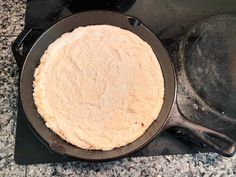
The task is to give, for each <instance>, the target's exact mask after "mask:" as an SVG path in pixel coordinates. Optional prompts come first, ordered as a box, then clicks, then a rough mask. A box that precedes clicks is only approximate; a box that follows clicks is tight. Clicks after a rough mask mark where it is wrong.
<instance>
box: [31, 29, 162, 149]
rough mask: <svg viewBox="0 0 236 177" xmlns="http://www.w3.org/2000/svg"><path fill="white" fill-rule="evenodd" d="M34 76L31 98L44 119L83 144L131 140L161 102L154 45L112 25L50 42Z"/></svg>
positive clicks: (104, 146) (106, 145)
mask: <svg viewBox="0 0 236 177" xmlns="http://www.w3.org/2000/svg"><path fill="white" fill-rule="evenodd" d="M34 77H35V80H34V100H35V104H36V106H37V109H38V112H39V113H40V115H41V116H42V117H43V119H44V120H45V122H46V125H47V126H48V127H49V128H50V129H51V130H53V131H54V132H55V133H56V134H57V135H59V136H60V137H61V138H63V139H64V140H66V141H67V142H69V143H71V144H73V145H75V146H77V147H80V148H83V149H94V150H111V149H113V148H116V147H120V146H125V145H127V144H128V143H131V142H133V141H135V140H136V139H137V138H139V137H140V136H141V135H143V133H144V132H145V131H146V129H147V128H148V127H149V126H150V125H151V124H152V122H153V121H154V120H155V119H156V118H157V117H158V114H159V112H160V110H161V107H162V104H163V97H164V81H163V76H162V71H161V68H160V65H159V63H158V61H157V58H156V56H155V54H154V52H153V51H152V48H151V47H150V46H149V45H148V44H147V43H146V42H145V41H143V40H142V39H141V38H139V37H138V36H137V35H136V34H134V33H132V32H130V31H127V30H123V29H121V28H118V27H114V26H109V25H92V26H86V27H78V28H76V29H75V30H74V31H72V32H71V33H65V34H64V35H62V36H61V37H60V38H58V39H57V40H56V41H54V42H53V43H52V44H51V45H50V46H49V47H48V49H47V51H46V52H45V53H44V55H43V56H42V58H41V60H40V65H39V66H38V68H37V69H36V70H35V74H34Z"/></svg>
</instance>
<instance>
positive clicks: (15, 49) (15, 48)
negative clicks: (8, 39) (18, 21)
mask: <svg viewBox="0 0 236 177" xmlns="http://www.w3.org/2000/svg"><path fill="white" fill-rule="evenodd" d="M33 31H41V29H39V28H31V29H24V30H23V31H22V32H21V33H20V34H19V35H18V37H17V38H16V40H15V41H14V42H13V43H12V53H13V55H14V58H15V60H16V63H17V65H18V67H20V68H21V67H22V66H23V63H24V56H23V52H22V50H21V47H22V45H23V43H24V41H25V40H26V39H27V38H28V37H29V36H30V34H31V33H32V32H33Z"/></svg>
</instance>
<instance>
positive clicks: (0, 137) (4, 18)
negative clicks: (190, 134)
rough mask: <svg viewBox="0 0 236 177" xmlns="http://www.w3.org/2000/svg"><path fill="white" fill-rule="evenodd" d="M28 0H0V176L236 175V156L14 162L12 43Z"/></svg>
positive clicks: (14, 73) (14, 70)
mask: <svg viewBox="0 0 236 177" xmlns="http://www.w3.org/2000/svg"><path fill="white" fill-rule="evenodd" d="M24 13H25V0H10V1H8V0H0V51H1V52H0V176H134V177H135V176H176V177H177V176H227V177H230V176H232V177H233V176H236V156H234V157H232V158H224V157H222V156H220V155H217V154H215V153H208V154H194V155H176V156H157V157H142V158H126V159H123V160H119V161H115V162H109V163H99V164H94V163H84V162H83V163H80V162H74V163H55V164H44V165H28V166H19V165H17V164H15V162H14V154H13V153H14V152H13V150H14V141H15V127H16V113H17V107H16V98H17V82H18V76H19V74H18V68H17V65H16V62H15V60H14V59H13V55H12V52H11V44H12V42H13V41H14V39H15V37H16V36H17V34H19V33H20V31H21V30H22V28H23V25H24Z"/></svg>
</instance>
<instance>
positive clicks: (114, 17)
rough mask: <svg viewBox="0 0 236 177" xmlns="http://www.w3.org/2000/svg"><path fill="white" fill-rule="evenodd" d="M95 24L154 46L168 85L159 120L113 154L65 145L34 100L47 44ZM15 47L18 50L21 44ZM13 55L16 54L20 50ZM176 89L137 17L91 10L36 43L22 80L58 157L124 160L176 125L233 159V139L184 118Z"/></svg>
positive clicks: (166, 62)
mask: <svg viewBox="0 0 236 177" xmlns="http://www.w3.org/2000/svg"><path fill="white" fill-rule="evenodd" d="M95 24H109V25H113V26H118V27H121V28H123V29H126V30H129V31H132V32H133V33H135V34H137V35H138V36H139V37H141V38H142V39H143V40H144V41H146V42H147V43H148V44H149V45H151V46H152V49H153V51H154V52H155V54H156V56H157V58H158V60H159V63H160V65H161V68H162V72H163V76H164V82H165V96H164V103H163V106H162V109H161V112H160V115H159V116H158V118H157V119H156V121H154V122H153V123H152V125H151V126H150V127H149V128H148V130H147V131H146V132H145V133H144V135H143V136H141V137H140V138H139V139H137V140H136V141H134V142H133V143H130V144H128V145H126V146H124V147H120V148H116V149H113V150H111V151H91V150H84V149H81V148H77V147H75V146H73V145H71V144H69V143H67V142H65V141H64V140H62V139H61V138H60V137H58V136H57V135H56V134H54V133H53V132H52V131H51V130H50V129H48V128H47V127H46V125H45V124H44V122H43V119H42V118H41V117H40V115H39V113H38V112H37V109H36V107H35V104H34V100H33V80H34V77H33V76H34V70H35V68H36V67H37V66H38V64H39V60H40V58H41V56H42V55H43V53H44V51H45V50H46V49H47V47H48V45H49V44H51V43H52V42H53V41H55V40H56V39H57V38H59V37H60V36H61V35H62V34H63V33H66V32H70V31H72V30H73V29H74V28H76V27H78V26H87V25H95ZM107 37H109V36H107ZM21 42H22V41H21ZM14 45H15V46H16V47H17V46H19V45H20V44H19V43H18V44H14ZM13 52H16V53H17V51H13ZM101 64H102V63H101ZM176 87H177V86H176V80H175V72H174V68H173V64H172V62H171V59H170V57H169V55H168V53H167V51H166V49H165V48H164V47H163V45H162V43H161V42H160V40H159V39H158V38H157V37H156V36H155V35H154V34H153V33H152V32H151V31H150V30H149V29H148V28H147V27H146V26H144V24H142V23H141V22H140V20H138V19H137V18H135V17H131V16H125V15H122V14H119V13H115V12H111V11H89V12H83V13H79V14H76V15H74V16H70V17H68V18H66V19H64V20H61V21H60V22H58V23H56V24H55V25H54V26H52V27H51V28H49V29H48V30H47V31H46V32H44V33H43V35H42V36H41V37H40V38H39V39H38V40H37V41H36V43H35V44H34V46H33V47H32V48H31V50H30V52H29V53H28V55H27V57H26V60H25V62H24V65H23V68H22V71H21V78H20V96H21V100H22V104H23V108H24V111H25V113H26V115H27V118H28V121H29V122H30V124H31V125H32V127H33V129H34V130H36V132H37V133H38V134H39V135H40V137H41V138H42V139H43V140H44V141H45V142H46V143H47V144H48V145H49V147H50V148H51V149H52V150H53V151H55V152H57V153H59V154H63V155H69V156H72V157H76V158H78V159H81V160H89V161H105V160H111V159H115V158H119V157H123V156H125V155H127V154H129V153H132V152H134V151H136V150H138V149H140V148H142V147H143V146H145V145H146V144H147V143H149V142H150V141H151V140H152V139H153V138H154V137H155V136H156V135H158V134H159V133H160V132H161V131H162V130H164V129H167V128H170V127H174V126H175V127H181V128H184V129H185V130H186V131H187V132H188V133H189V134H191V135H194V137H195V138H196V139H198V140H200V141H202V142H203V143H205V144H208V145H210V146H211V147H212V148H214V150H215V151H217V152H218V153H219V154H222V155H224V156H232V155H233V154H234V151H235V144H234V141H233V140H232V139H231V138H229V137H228V136H226V135H224V134H222V133H219V132H216V131H214V130H211V129H209V128H206V127H203V126H201V125H198V124H195V123H193V122H190V121H189V120H187V119H185V118H184V117H183V115H182V114H181V113H180V111H179V109H178V106H177V104H176ZM169 114H171V115H169ZM78 116H79V115H78Z"/></svg>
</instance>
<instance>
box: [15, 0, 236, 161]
mask: <svg viewBox="0 0 236 177" xmlns="http://www.w3.org/2000/svg"><path fill="white" fill-rule="evenodd" d="M211 2H212V1H210V0H208V1H203V0H201V1H194V0H191V1H179V2H177V1H164V0H163V1H162V0H160V1H153V0H145V1H142V0H136V1H135V0H100V1H96V2H95V1H90V0H71V1H68V0H44V1H42V0H30V1H28V4H27V8H26V17H25V29H24V31H23V32H27V31H28V30H30V29H32V28H34V29H37V30H35V31H33V32H32V33H31V34H30V36H29V37H28V38H27V39H25V42H24V44H23V51H22V53H23V56H24V57H25V56H26V55H27V53H28V51H29V49H30V48H31V47H32V45H33V44H34V42H35V41H36V40H37V38H38V37H39V36H40V35H41V34H42V33H43V32H44V31H45V30H46V29H48V28H49V27H50V26H51V25H53V24H55V23H56V22H57V21H59V20H61V19H63V18H65V17H68V16H70V15H73V14H75V13H78V12H81V11H85V10H94V9H106V10H113V11H119V12H122V13H124V14H127V15H132V16H135V17H137V18H139V19H140V20H141V21H142V22H143V23H144V24H145V25H147V26H148V27H149V28H150V29H151V30H152V31H153V32H154V33H155V34H156V35H157V36H158V37H159V38H160V39H161V40H162V42H163V43H164V45H165V47H166V48H167V50H168V52H169V53H170V55H171V58H172V60H173V62H174V64H175V69H176V73H177V81H178V93H177V101H178V105H179V107H180V110H181V112H182V113H183V115H184V116H185V117H186V118H187V119H190V120H192V121H194V122H197V123H199V124H202V125H204V126H207V127H210V128H213V129H216V130H218V131H221V132H223V133H225V134H227V135H231V137H232V138H234V139H235V140H236V129H235V127H236V111H235V109H234V108H235V106H236V81H235V78H236V72H235V69H234V68H235V67H236V53H235V51H236V50H235V46H236V45H235V41H236V40H235V39H236V35H235V34H236V4H235V2H234V1H227V3H224V2H223V1H218V0H216V1H214V2H213V3H211ZM21 37H22V36H19V37H18V38H21ZM24 57H23V58H24ZM15 59H16V61H17V63H18V65H19V67H21V66H22V63H23V62H22V61H19V60H20V59H19V58H17V57H16V58H15ZM183 133H184V132H183V131H181V130H177V129H171V130H168V131H165V132H163V133H162V134H161V135H160V136H158V137H156V138H155V139H154V140H153V141H152V142H151V143H150V144H149V145H148V146H146V147H145V148H143V149H142V150H140V151H138V152H136V153H134V154H132V155H131V156H151V155H167V154H184V153H196V152H209V151H210V149H209V148H207V147H206V146H204V145H202V144H200V143H198V142H193V141H191V138H188V136H184V134H183ZM15 160H16V162H17V163H18V164H34V163H49V162H62V161H73V160H76V159H73V158H70V157H66V156H61V155H59V154H56V153H54V152H52V151H51V150H50V149H49V148H48V146H47V145H46V144H45V143H44V142H43V140H41V139H40V138H39V137H38V135H37V133H36V132H34V130H32V129H31V126H30V125H29V123H28V121H27V118H26V115H25V113H24V111H23V108H22V105H21V102H20V99H19V103H18V117H17V132H16V144H15Z"/></svg>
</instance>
